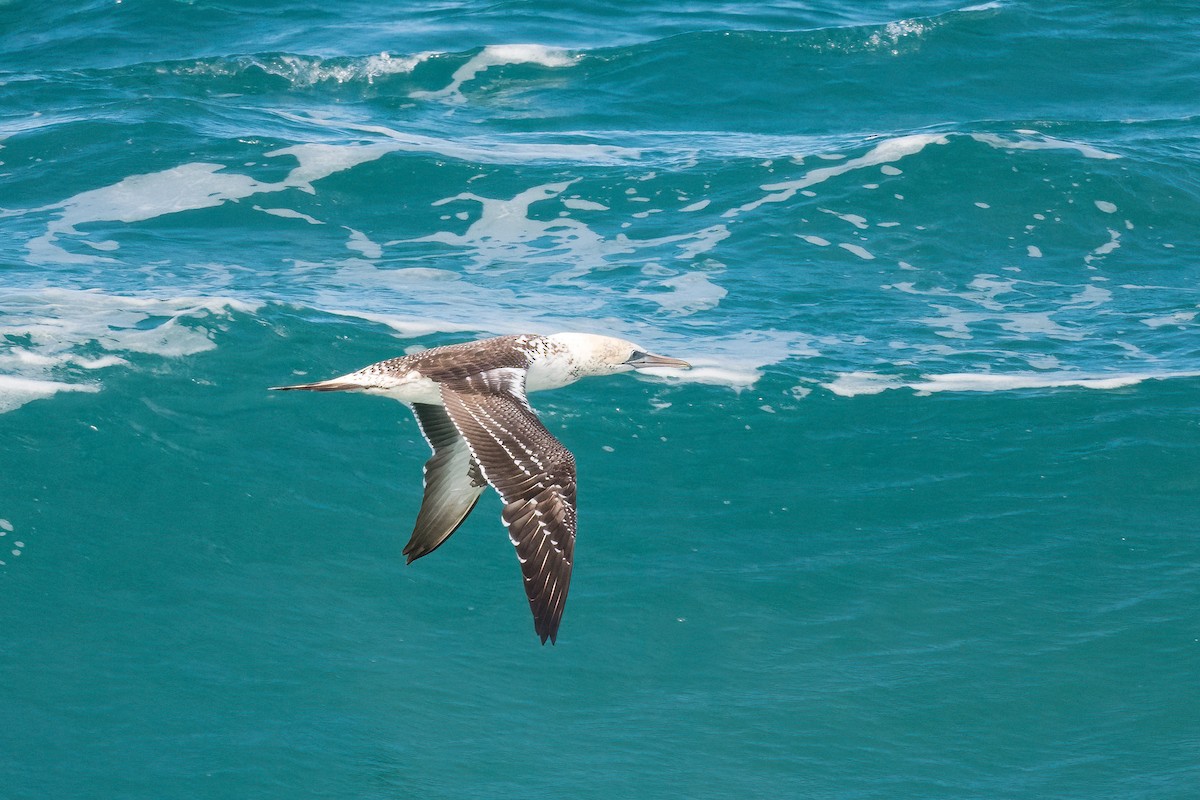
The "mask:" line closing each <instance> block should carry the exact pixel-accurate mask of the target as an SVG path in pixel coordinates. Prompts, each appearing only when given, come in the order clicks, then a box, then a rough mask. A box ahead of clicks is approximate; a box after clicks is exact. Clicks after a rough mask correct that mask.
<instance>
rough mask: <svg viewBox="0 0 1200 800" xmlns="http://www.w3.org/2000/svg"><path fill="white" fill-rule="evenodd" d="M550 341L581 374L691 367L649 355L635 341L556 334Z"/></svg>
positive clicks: (584, 334) (678, 361)
mask: <svg viewBox="0 0 1200 800" xmlns="http://www.w3.org/2000/svg"><path fill="white" fill-rule="evenodd" d="M546 338H547V339H549V340H551V341H552V342H555V343H557V344H561V345H563V346H564V347H565V348H566V349H567V351H568V352H569V353H570V354H571V359H572V360H573V361H574V362H575V363H576V364H577V365H578V368H579V371H580V373H579V374H580V376H582V375H612V374H614V373H617V372H628V371H629V370H631V369H640V368H642V367H677V368H681V369H686V368H688V367H690V366H691V364H689V363H688V362H686V361H681V360H680V359H678V358H670V357H668V356H657V355H654V354H653V353H648V352H646V351H645V350H643V349H642V348H641V347H639V346H638V345H636V344H634V343H633V342H627V341H625V340H624V339H617V338H614V337H612V336H597V335H596V334H592V333H556V334H554V335H552V336H547V337H546Z"/></svg>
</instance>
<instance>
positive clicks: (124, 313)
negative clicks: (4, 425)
mask: <svg viewBox="0 0 1200 800" xmlns="http://www.w3.org/2000/svg"><path fill="white" fill-rule="evenodd" d="M258 307H259V306H258V305H257V304H254V303H246V302H241V301H237V300H231V299H226V298H213V297H207V298H206V297H176V298H156V297H130V296H118V295H109V294H103V293H101V292H99V291H80V290H70V289H58V288H47V289H40V290H28V291H4V292H0V309H3V312H2V315H0V371H2V372H3V377H4V384H3V386H0V390H2V391H0V395H2V396H3V397H4V398H8V399H7V400H2V399H0V410H3V411H11V410H12V409H13V408H16V407H18V406H20V405H22V404H24V403H26V402H29V401H30V400H33V399H37V398H39V397H49V396H51V395H53V394H55V393H57V392H60V391H81V392H94V391H98V390H99V385H98V384H96V383H95V382H94V380H87V381H84V382H80V383H67V382H64V381H63V380H61V377H62V375H61V374H62V373H70V372H72V371H77V370H80V369H83V370H88V371H93V372H94V371H98V370H104V369H108V368H112V367H116V366H123V365H127V364H128V363H129V361H128V358H127V356H129V355H130V354H134V353H140V354H147V355H157V356H163V357H180V356H185V355H192V354H195V353H200V352H204V351H206V350H211V349H212V348H214V347H215V346H216V345H215V344H214V343H213V341H212V332H213V329H214V327H216V326H219V325H220V324H222V323H221V321H220V320H223V319H224V318H225V317H227V316H228V314H229V313H230V312H231V311H240V312H244V313H253V312H254V311H256V310H257V309H258ZM214 320H216V321H215V322H214ZM185 321H186V323H185ZM6 340H7V341H9V342H16V341H19V342H21V345H20V346H15V345H11V344H10V345H7V346H6V345H5V341H6ZM96 347H99V348H100V349H102V350H104V351H105V354H103V355H100V356H93V355H91V354H90V352H89V351H91V350H92V349H94V348H96ZM17 400H19V402H17Z"/></svg>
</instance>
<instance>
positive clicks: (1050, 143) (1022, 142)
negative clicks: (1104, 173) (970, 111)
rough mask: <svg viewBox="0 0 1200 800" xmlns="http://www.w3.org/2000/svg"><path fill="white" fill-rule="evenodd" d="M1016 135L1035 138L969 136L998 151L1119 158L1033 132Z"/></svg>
mask: <svg viewBox="0 0 1200 800" xmlns="http://www.w3.org/2000/svg"><path fill="white" fill-rule="evenodd" d="M1018 133H1024V134H1025V135H1027V136H1032V137H1036V138H1027V139H1005V138H1004V137H1003V136H997V135H996V134H994V133H972V134H970V136H971V138H972V139H974V140H975V141H977V142H982V143H983V144H986V145H990V146H992V147H995V148H998V149H1000V150H1074V151H1076V152H1078V153H1079V154H1080V155H1082V156H1083V157H1084V158H1100V159H1114V158H1120V156H1119V155H1117V154H1116V153H1109V152H1107V151H1105V150H1101V149H1099V148H1097V147H1093V146H1092V145H1090V144H1083V143H1081V142H1069V141H1066V140H1064V139H1055V138H1054V137H1052V136H1046V135H1043V134H1037V133H1035V132H1033V131H1024V132H1021V131H1018Z"/></svg>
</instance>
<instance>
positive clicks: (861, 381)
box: [821, 371, 1200, 397]
mask: <svg viewBox="0 0 1200 800" xmlns="http://www.w3.org/2000/svg"><path fill="white" fill-rule="evenodd" d="M1196 377H1200V372H1119V373H1117V372H1114V373H1085V372H1070V371H1058V372H1027V373H1011V374H999V373H989V372H980V373H950V374H945V375H923V376H922V377H921V378H920V379H919V380H911V381H910V380H904V379H903V378H899V377H896V376H889V375H880V374H878V373H873V372H852V373H846V374H844V375H839V376H837V377H836V378H835V379H834V380H832V381H830V382H828V383H823V384H821V385H822V386H823V387H825V388H826V389H828V390H829V391H831V392H833V393H834V394H836V395H840V396H842V397H856V396H858V395H869V394H879V393H880V392H884V391H887V390H888V389H901V388H908V389H912V390H913V391H915V392H917V393H918V394H933V393H936V392H1003V391H1014V390H1018V389H1054V388H1063V387H1078V388H1084V389H1119V388H1122V387H1125V386H1134V385H1136V384H1139V383H1142V382H1144V381H1151V380H1170V379H1173V378H1196Z"/></svg>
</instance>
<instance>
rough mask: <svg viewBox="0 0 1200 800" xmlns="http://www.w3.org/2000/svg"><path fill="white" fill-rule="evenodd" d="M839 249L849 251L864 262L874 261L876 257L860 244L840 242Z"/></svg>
mask: <svg viewBox="0 0 1200 800" xmlns="http://www.w3.org/2000/svg"><path fill="white" fill-rule="evenodd" d="M838 247H840V248H842V249H843V250H847V251H849V252H851V253H853V254H854V255H856V256H858V257H859V258H861V259H862V260H864V261H872V260H874V258H875V256H874V255H873V254H872V253H871V252H870V251H869V250H867V248H865V247H863V246H862V245H860V244H850V243H849V242H840V243H839V244H838Z"/></svg>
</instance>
